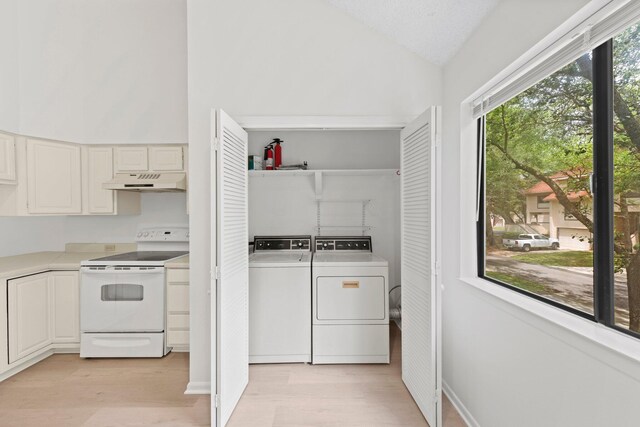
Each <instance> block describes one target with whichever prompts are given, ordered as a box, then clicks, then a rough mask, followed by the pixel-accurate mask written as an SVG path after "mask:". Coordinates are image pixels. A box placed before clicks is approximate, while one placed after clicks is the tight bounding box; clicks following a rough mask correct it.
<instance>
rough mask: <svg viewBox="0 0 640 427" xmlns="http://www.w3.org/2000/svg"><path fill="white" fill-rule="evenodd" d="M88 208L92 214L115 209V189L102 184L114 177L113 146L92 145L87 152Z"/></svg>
mask: <svg viewBox="0 0 640 427" xmlns="http://www.w3.org/2000/svg"><path fill="white" fill-rule="evenodd" d="M86 176H87V183H86V185H87V189H88V192H87V199H88V200H87V210H88V212H89V213H90V214H110V213H113V211H114V203H113V200H114V191H113V190H105V189H104V188H102V184H103V183H105V182H107V181H109V180H111V179H112V178H113V148H111V147H90V148H88V152H87V175H86Z"/></svg>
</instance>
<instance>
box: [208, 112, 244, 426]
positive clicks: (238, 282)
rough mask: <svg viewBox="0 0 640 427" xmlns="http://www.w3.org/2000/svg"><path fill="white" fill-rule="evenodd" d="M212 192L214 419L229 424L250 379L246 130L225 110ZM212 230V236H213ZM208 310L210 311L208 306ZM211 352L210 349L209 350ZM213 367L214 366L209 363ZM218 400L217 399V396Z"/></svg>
mask: <svg viewBox="0 0 640 427" xmlns="http://www.w3.org/2000/svg"><path fill="white" fill-rule="evenodd" d="M214 132H215V134H214V138H215V139H214V145H215V146H216V147H217V149H216V147H214V149H215V162H212V163H214V165H212V172H211V173H212V177H215V178H214V179H215V186H213V188H215V191H216V196H215V197H213V196H212V200H214V199H215V203H216V206H215V209H213V207H212V215H213V212H216V215H215V216H216V220H215V223H212V228H214V227H215V231H214V230H213V229H212V235H213V236H212V242H213V241H215V248H212V259H214V260H215V261H216V265H217V269H216V271H215V272H214V274H215V275H216V278H217V280H216V288H215V305H213V304H212V308H213V307H215V329H214V330H215V331H216V348H215V355H216V356H215V357H216V363H215V365H212V366H216V394H217V396H215V398H214V399H211V400H212V405H213V406H217V408H212V412H214V411H213V410H215V412H216V415H217V425H218V426H219V427H222V426H224V425H226V424H227V422H228V421H229V418H230V417H231V414H232V413H233V410H234V409H235V407H236V405H237V404H238V401H239V400H240V397H241V396H242V393H243V392H244V389H245V387H246V386H247V384H248V382H249V311H248V307H249V255H248V247H247V242H248V241H249V224H248V211H247V208H248V206H247V194H248V188H247V184H248V176H247V143H248V139H247V132H245V130H244V129H242V128H241V127H240V126H239V125H238V124H237V123H236V122H235V121H233V119H231V118H230V117H229V116H228V115H227V114H226V113H225V112H224V111H222V110H216V111H215V130H214ZM214 236H215V238H213V237H214ZM212 316H214V313H213V310H212ZM212 354H213V353H212ZM212 369H213V368H212ZM216 401H217V402H216Z"/></svg>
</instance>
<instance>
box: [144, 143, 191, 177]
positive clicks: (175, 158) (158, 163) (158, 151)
mask: <svg viewBox="0 0 640 427" xmlns="http://www.w3.org/2000/svg"><path fill="white" fill-rule="evenodd" d="M149 156H150V157H151V168H150V169H151V170H153V171H181V170H183V169H184V163H183V155H182V147H163V146H154V147H149Z"/></svg>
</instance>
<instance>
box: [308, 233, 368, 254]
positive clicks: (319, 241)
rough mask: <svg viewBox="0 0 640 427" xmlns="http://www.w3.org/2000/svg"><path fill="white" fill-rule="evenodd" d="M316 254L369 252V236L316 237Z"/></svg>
mask: <svg viewBox="0 0 640 427" xmlns="http://www.w3.org/2000/svg"><path fill="white" fill-rule="evenodd" d="M315 248H316V252H319V251H340V252H343V251H358V252H362V251H364V252H371V251H372V249H371V236H361V237H355V236H354V237H321V236H318V237H316V244H315Z"/></svg>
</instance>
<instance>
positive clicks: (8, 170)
mask: <svg viewBox="0 0 640 427" xmlns="http://www.w3.org/2000/svg"><path fill="white" fill-rule="evenodd" d="M15 181H16V140H15V137H14V136H13V135H9V134H6V133H0V184H13V183H15Z"/></svg>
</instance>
